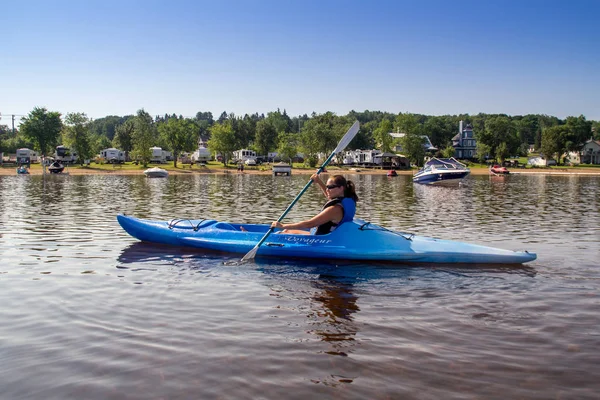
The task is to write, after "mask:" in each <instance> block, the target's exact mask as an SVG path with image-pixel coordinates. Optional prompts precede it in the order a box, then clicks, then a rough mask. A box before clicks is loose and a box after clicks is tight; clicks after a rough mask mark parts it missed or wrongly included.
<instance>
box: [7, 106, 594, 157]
mask: <svg viewBox="0 0 600 400" xmlns="http://www.w3.org/2000/svg"><path fill="white" fill-rule="evenodd" d="M354 120H358V121H360V123H361V128H360V131H359V133H358V135H357V136H356V137H355V139H354V140H353V141H352V142H351V143H350V145H349V146H348V148H349V149H374V148H377V149H381V150H382V151H389V150H390V149H392V148H393V146H394V145H395V144H397V143H395V142H394V140H393V138H392V137H391V136H390V135H388V133H389V132H403V133H406V134H407V135H406V136H405V137H404V138H403V139H400V140H403V141H405V143H402V145H403V148H404V149H406V150H407V152H408V153H409V154H407V155H408V157H409V158H411V160H412V161H413V162H415V163H417V164H420V163H421V161H422V160H421V159H422V157H423V155H424V154H422V153H421V151H420V150H419V148H420V147H421V146H419V144H420V143H419V139H418V138H419V137H420V136H422V135H426V136H428V137H429V139H430V140H431V142H432V144H433V145H434V146H435V147H437V148H438V149H440V153H443V152H444V151H446V153H450V151H451V150H452V148H451V143H452V138H453V137H454V136H455V135H456V134H458V133H459V122H460V121H464V124H467V123H468V124H471V126H472V127H473V132H474V135H475V138H476V139H477V154H478V157H479V158H481V159H483V158H484V157H492V158H496V159H504V158H506V157H509V156H516V155H523V154H526V152H527V149H528V148H529V147H530V146H533V147H534V148H535V149H538V150H540V151H543V152H544V153H545V154H548V155H549V156H551V157H552V156H554V157H556V158H560V156H561V155H562V154H564V153H565V152H567V151H571V150H577V149H578V148H580V147H581V146H582V145H583V143H585V141H586V140H588V139H590V138H591V137H592V136H593V135H596V136H595V137H594V139H598V138H599V135H600V133H599V132H598V121H588V120H586V118H585V117H584V116H583V115H581V116H579V117H567V118H566V119H565V120H561V119H559V118H556V117H553V116H548V115H539V114H528V115H523V116H521V115H517V116H509V115H506V114H482V113H480V114H477V115H469V114H461V115H443V116H429V115H422V114H412V113H398V114H393V113H389V112H383V111H368V110H367V111H363V112H357V111H351V112H349V113H348V114H347V115H343V116H338V115H336V114H334V113H331V112H327V113H324V114H316V113H312V114H311V115H310V116H309V115H307V114H304V115H300V116H295V117H290V116H289V115H288V114H287V112H286V111H285V110H283V111H280V110H279V109H278V110H277V111H272V112H269V113H267V114H266V115H265V114H258V113H255V114H245V115H244V116H237V115H235V114H234V113H227V112H223V113H222V114H221V115H220V116H219V117H218V118H217V119H215V118H214V117H213V115H212V113H211V112H203V111H200V112H198V113H196V115H195V116H194V117H191V118H190V117H187V118H186V117H183V116H181V115H177V114H171V115H169V114H165V115H162V116H155V117H151V116H150V115H149V114H148V113H147V112H146V111H144V110H143V109H141V110H139V111H138V112H137V114H136V115H126V116H114V115H111V116H106V117H103V118H98V119H94V120H90V119H88V118H87V116H86V115H85V114H84V113H70V114H67V115H66V116H64V117H63V116H62V115H61V114H60V113H58V112H49V111H48V110H46V109H45V108H35V109H34V110H33V111H32V112H31V113H30V114H29V115H28V116H27V117H26V118H24V119H23V121H22V123H21V125H20V127H19V129H18V130H16V131H15V132H13V131H12V130H11V129H10V128H9V127H8V126H6V125H0V151H3V152H6V153H14V152H15V151H16V149H18V148H22V147H28V148H32V149H35V150H37V151H40V153H42V154H44V153H45V154H49V151H50V149H52V148H53V146H56V145H57V144H64V145H67V146H69V147H71V148H73V149H75V150H77V154H79V155H80V156H81V157H82V158H84V157H85V158H91V157H93V156H94V155H95V154H98V153H99V152H100V150H102V149H105V148H109V147H117V148H119V149H121V150H124V151H127V152H130V153H132V154H134V155H135V156H136V157H138V158H139V159H141V160H142V161H144V160H145V159H146V157H147V152H146V151H145V150H144V148H146V147H151V146H159V147H162V148H164V149H167V150H170V151H172V152H173V153H174V156H175V157H176V156H177V154H180V153H181V152H191V151H193V150H194V149H196V148H197V146H198V143H199V141H204V142H206V143H208V147H209V149H210V150H211V151H213V152H218V153H221V154H222V155H224V158H225V162H226V160H227V159H228V158H229V157H230V155H231V152H232V151H234V150H236V149H242V148H247V149H253V150H255V151H256V152H257V153H258V154H267V153H268V152H271V151H278V152H279V153H280V154H283V155H289V156H290V158H292V157H293V156H294V155H295V154H296V153H297V152H301V153H304V154H305V156H306V157H305V159H306V160H307V162H308V163H309V164H311V165H314V164H316V163H317V162H318V155H319V154H320V153H327V152H328V151H331V150H332V149H333V148H334V147H335V145H336V143H337V141H338V140H339V138H341V136H342V135H343V134H344V133H345V131H346V129H348V127H350V125H351V124H352V122H353V121H354Z"/></svg>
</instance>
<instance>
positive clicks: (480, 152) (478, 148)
mask: <svg viewBox="0 0 600 400" xmlns="http://www.w3.org/2000/svg"><path fill="white" fill-rule="evenodd" d="M475 154H477V159H478V160H479V162H480V163H484V162H486V161H487V159H488V157H490V155H491V154H492V148H491V147H490V146H489V145H488V144H485V143H483V142H481V141H479V140H478V141H477V144H476V145H475Z"/></svg>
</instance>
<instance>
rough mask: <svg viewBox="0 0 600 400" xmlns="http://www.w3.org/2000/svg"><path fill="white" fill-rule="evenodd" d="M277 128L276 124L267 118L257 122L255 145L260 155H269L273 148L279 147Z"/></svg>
mask: <svg viewBox="0 0 600 400" xmlns="http://www.w3.org/2000/svg"><path fill="white" fill-rule="evenodd" d="M277 135H278V132H277V129H276V128H275V125H273V123H272V122H271V121H269V120H267V119H263V120H261V121H258V123H257V124H256V137H255V139H254V147H255V148H256V151H257V153H258V154H260V155H267V154H268V153H269V152H270V151H271V150H274V149H275V148H276V147H277Z"/></svg>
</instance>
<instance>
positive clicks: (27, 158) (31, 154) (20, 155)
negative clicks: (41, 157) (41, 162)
mask: <svg viewBox="0 0 600 400" xmlns="http://www.w3.org/2000/svg"><path fill="white" fill-rule="evenodd" d="M16 157H17V162H18V163H19V164H30V163H36V162H38V154H37V153H36V152H35V151H33V150H30V149H28V148H22V149H17V154H16Z"/></svg>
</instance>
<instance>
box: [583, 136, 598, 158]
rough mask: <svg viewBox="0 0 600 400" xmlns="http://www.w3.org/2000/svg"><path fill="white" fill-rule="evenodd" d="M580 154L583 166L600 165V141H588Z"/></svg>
mask: <svg viewBox="0 0 600 400" xmlns="http://www.w3.org/2000/svg"><path fill="white" fill-rule="evenodd" d="M579 154H580V158H581V163H582V164H600V140H592V139H590V140H588V141H587V142H585V144H584V145H583V148H582V149H581V152H580V153H579Z"/></svg>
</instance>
